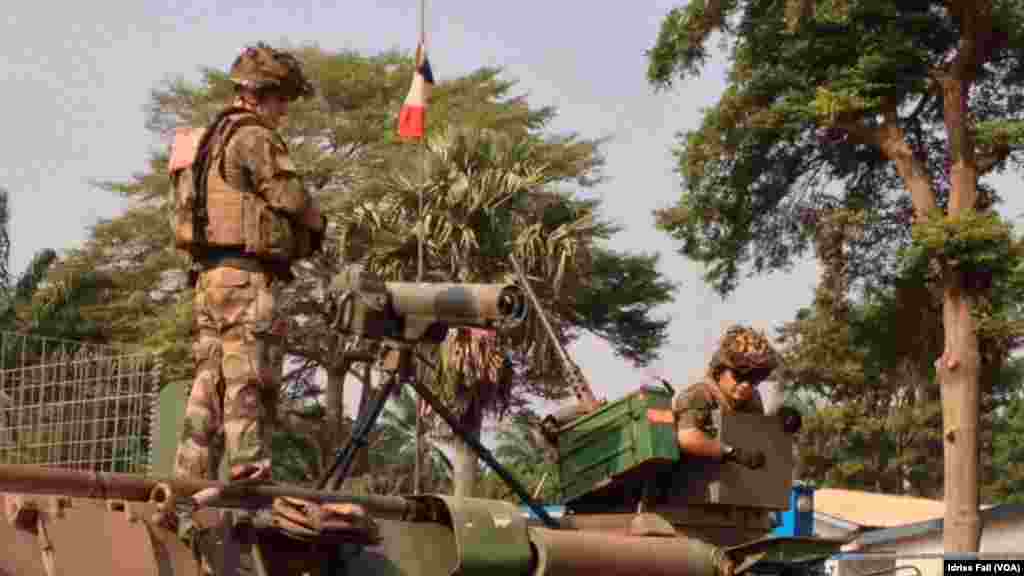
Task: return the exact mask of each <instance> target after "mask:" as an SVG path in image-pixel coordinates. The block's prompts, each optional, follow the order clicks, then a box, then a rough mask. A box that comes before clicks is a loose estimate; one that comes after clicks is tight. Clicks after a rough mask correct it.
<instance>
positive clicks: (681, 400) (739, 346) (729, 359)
mask: <svg viewBox="0 0 1024 576" xmlns="http://www.w3.org/2000/svg"><path fill="white" fill-rule="evenodd" d="M776 366H778V355H777V354H776V352H775V350H774V349H772V347H771V344H770V343H769V342H768V340H767V338H765V337H764V336H763V335H761V334H759V333H758V332H755V331H753V330H751V329H749V328H745V327H742V326H732V327H730V328H729V329H728V330H726V332H725V335H724V336H723V337H722V343H721V345H720V346H719V348H718V350H717V351H716V352H715V355H714V356H713V357H712V359H711V365H710V366H709V374H708V375H707V376H705V377H704V379H703V380H701V381H699V382H697V383H695V384H694V385H692V386H690V387H689V388H686V389H684V390H681V391H680V392H678V393H677V394H676V397H675V398H673V399H672V411H673V412H674V413H675V416H676V429H677V430H685V429H690V428H697V429H699V430H701V431H703V432H704V433H705V434H707V435H709V436H712V437H713V436H715V435H716V431H715V429H714V424H713V422H712V417H711V414H712V412H713V411H714V410H716V409H719V408H721V409H722V410H724V411H726V412H730V411H735V412H747V413H754V414H764V404H763V403H762V401H761V394H760V392H758V390H757V388H754V391H753V395H752V396H751V397H750V399H749V400H747V401H745V402H740V403H734V402H732V401H730V400H729V399H728V398H726V397H725V396H724V394H722V392H721V390H720V389H719V387H718V376H719V374H720V373H721V372H722V371H723V370H725V369H727V368H728V369H732V370H740V371H752V370H756V371H760V372H762V373H763V374H764V375H765V376H767V375H768V374H769V373H771V371H772V370H774V369H775V367H776Z"/></svg>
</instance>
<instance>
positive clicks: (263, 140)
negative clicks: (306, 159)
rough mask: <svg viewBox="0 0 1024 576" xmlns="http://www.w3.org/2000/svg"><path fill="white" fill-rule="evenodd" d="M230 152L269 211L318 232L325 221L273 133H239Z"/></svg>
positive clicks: (256, 130) (242, 130)
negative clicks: (278, 212)
mask: <svg viewBox="0 0 1024 576" xmlns="http://www.w3.org/2000/svg"><path fill="white" fill-rule="evenodd" d="M230 146H231V147H232V148H233V150H230V151H229V154H231V153H232V152H233V153H234V154H236V155H237V156H236V157H237V158H238V161H239V162H240V163H241V164H242V165H243V166H244V167H245V168H246V170H247V172H248V173H249V175H250V177H251V178H252V181H253V185H254V186H255V188H256V192H257V193H258V194H259V195H261V196H262V197H263V198H264V199H265V200H266V201H267V203H268V204H270V206H271V207H273V208H274V209H276V210H280V211H282V212H284V213H286V214H288V215H289V216H291V218H292V219H294V220H295V221H297V222H300V223H302V224H303V225H304V226H306V227H307V228H309V229H310V230H314V231H318V232H319V231H321V230H323V227H324V220H323V217H322V216H321V214H320V207H319V206H318V205H317V202H316V199H314V198H313V197H312V196H310V194H309V192H307V191H306V189H305V188H303V186H302V182H301V181H300V179H299V175H298V174H297V173H296V170H295V164H294V163H293V162H292V160H291V158H290V157H289V156H288V150H287V149H286V148H285V146H284V143H283V142H281V141H280V140H279V139H278V138H277V137H276V136H275V135H274V133H273V132H271V131H270V130H268V129H266V128H264V127H261V126H245V127H242V128H240V129H239V130H238V134H237V135H236V136H235V138H233V141H232V142H231V144H230Z"/></svg>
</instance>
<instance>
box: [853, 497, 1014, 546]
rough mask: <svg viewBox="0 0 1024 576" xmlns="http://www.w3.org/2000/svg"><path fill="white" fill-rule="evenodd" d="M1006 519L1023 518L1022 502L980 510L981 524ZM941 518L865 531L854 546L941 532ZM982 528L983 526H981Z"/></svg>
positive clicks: (883, 542) (885, 542) (884, 542)
mask: <svg viewBox="0 0 1024 576" xmlns="http://www.w3.org/2000/svg"><path fill="white" fill-rule="evenodd" d="M1007 520H1024V504H999V505H996V506H989V507H984V508H983V509H982V510H981V522H982V525H983V526H984V524H987V523H989V522H1005V521H1007ZM942 525H943V521H942V518H941V517H939V518H936V519H933V520H927V521H925V522H916V523H913V524H907V525H905V526H897V527H894V528H887V529H884V530H874V531H872V532H866V533H864V534H863V535H861V536H860V537H858V538H857V540H856V541H855V542H854V546H871V545H873V544H887V543H890V542H894V541H896V540H905V539H907V538H917V537H920V536H925V535H928V534H933V533H935V532H942ZM983 529H984V527H983Z"/></svg>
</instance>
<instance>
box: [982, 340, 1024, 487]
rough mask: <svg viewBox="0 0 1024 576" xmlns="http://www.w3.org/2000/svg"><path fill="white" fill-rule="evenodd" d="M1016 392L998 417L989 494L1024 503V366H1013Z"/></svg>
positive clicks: (1018, 363) (1016, 364)
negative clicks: (993, 471)
mask: <svg viewBox="0 0 1024 576" xmlns="http://www.w3.org/2000/svg"><path fill="white" fill-rule="evenodd" d="M1012 371H1013V372H1014V375H1015V377H1016V381H1017V382H1018V387H1017V393H1016V394H1015V395H1014V396H1013V398H1012V399H1011V400H1010V401H1009V402H1008V404H1007V405H1006V407H1005V408H1004V409H1003V410H1002V411H1001V412H1000V413H999V414H997V416H996V424H995V434H994V440H993V445H994V446H993V448H994V451H993V457H992V459H993V462H994V468H995V470H996V473H995V474H993V478H992V484H991V485H990V486H988V494H989V497H990V499H991V500H992V501H993V502H1000V503H1004V502H1005V503H1015V504H1024V393H1022V392H1021V388H1022V387H1024V386H1021V383H1024V364H1022V362H1021V361H1020V360H1019V359H1018V360H1016V361H1015V362H1014V363H1013V365H1012Z"/></svg>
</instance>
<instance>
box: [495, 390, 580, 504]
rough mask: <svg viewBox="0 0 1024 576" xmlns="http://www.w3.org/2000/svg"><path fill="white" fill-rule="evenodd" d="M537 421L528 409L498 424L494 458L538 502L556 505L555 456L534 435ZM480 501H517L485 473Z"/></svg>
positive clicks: (506, 488) (536, 434) (496, 478)
mask: <svg viewBox="0 0 1024 576" xmlns="http://www.w3.org/2000/svg"><path fill="white" fill-rule="evenodd" d="M539 421H540V418H539V417H538V416H537V415H536V414H534V413H533V412H532V411H530V410H529V409H524V410H521V411H518V412H516V413H515V414H513V415H512V417H510V418H508V419H507V420H505V421H503V422H502V423H500V424H499V426H498V428H497V433H496V442H497V446H496V447H495V449H494V457H495V458H497V460H498V462H500V463H501V464H502V465H503V466H505V467H506V468H507V469H508V470H509V471H510V472H511V473H512V475H513V476H515V477H516V478H517V479H518V480H519V481H520V482H522V484H523V487H524V488H525V489H526V490H527V491H528V492H530V493H531V494H532V495H533V496H534V497H535V498H536V499H537V501H538V502H541V503H549V504H554V503H557V502H559V494H560V491H559V482H558V463H557V454H554V453H553V451H552V449H551V448H550V447H549V444H548V443H547V441H545V440H544V439H543V438H542V437H541V436H540V434H539V433H538V430H539V427H538V424H539ZM480 491H481V494H480V497H482V498H496V499H501V500H509V501H513V502H516V503H518V502H519V498H518V496H516V494H515V493H514V492H513V491H512V489H511V488H509V487H508V486H506V485H505V483H504V482H503V481H502V480H501V479H500V478H499V477H498V475H497V474H495V473H494V472H493V471H490V470H486V471H484V473H483V474H482V475H481V490H480Z"/></svg>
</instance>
